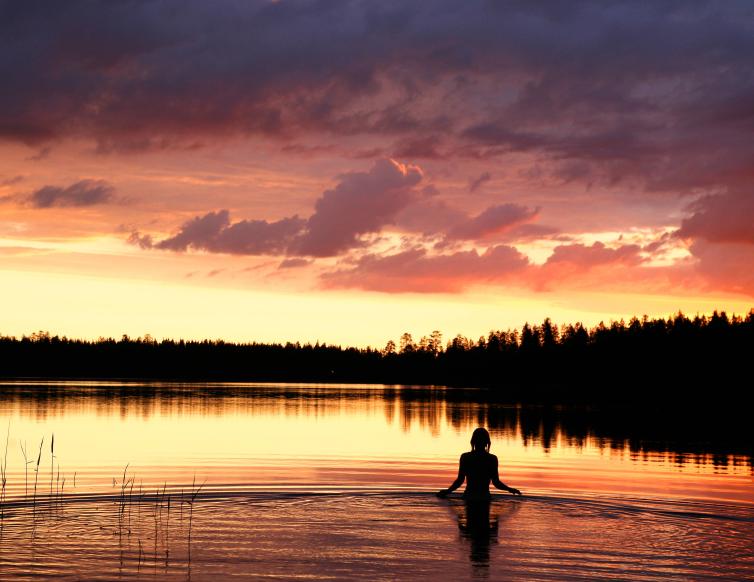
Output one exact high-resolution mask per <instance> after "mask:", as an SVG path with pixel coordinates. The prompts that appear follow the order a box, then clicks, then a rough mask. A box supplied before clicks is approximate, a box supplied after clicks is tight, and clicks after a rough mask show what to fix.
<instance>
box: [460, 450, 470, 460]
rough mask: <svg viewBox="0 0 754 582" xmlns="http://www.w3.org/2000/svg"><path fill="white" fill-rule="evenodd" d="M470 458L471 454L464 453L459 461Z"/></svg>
mask: <svg viewBox="0 0 754 582" xmlns="http://www.w3.org/2000/svg"><path fill="white" fill-rule="evenodd" d="M470 456H471V453H470V452H469V451H466V452H465V453H461V460H462V461H463V460H464V459H468V458H469V457H470Z"/></svg>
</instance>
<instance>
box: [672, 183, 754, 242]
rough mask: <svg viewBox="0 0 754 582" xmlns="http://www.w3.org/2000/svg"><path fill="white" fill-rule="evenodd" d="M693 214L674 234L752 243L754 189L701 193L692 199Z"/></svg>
mask: <svg viewBox="0 0 754 582" xmlns="http://www.w3.org/2000/svg"><path fill="white" fill-rule="evenodd" d="M690 210H691V211H692V215H691V216H689V217H688V218H685V219H684V220H683V221H682V222H681V227H680V228H679V229H678V231H677V232H676V235H677V236H679V237H682V238H688V239H704V240H706V241H709V242H720V243H747V244H754V191H752V190H744V191H736V192H726V193H724V194H716V195H712V196H704V197H703V198H701V199H699V200H697V201H696V202H694V203H693V204H692V205H691V207H690Z"/></svg>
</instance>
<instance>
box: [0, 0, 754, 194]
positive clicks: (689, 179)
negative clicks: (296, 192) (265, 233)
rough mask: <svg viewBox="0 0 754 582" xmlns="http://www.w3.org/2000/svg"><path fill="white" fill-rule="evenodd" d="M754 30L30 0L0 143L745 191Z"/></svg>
mask: <svg viewBox="0 0 754 582" xmlns="http://www.w3.org/2000/svg"><path fill="white" fill-rule="evenodd" d="M51 13H54V14H55V15H56V17H55V18H49V14H51ZM753 16H754V15H753V14H752V6H751V3H750V2H747V1H745V0H742V1H735V0H733V1H730V2H725V3H722V4H721V3H719V2H714V1H713V0H707V1H705V0H700V1H699V2H693V3H677V2H672V1H660V2H652V3H641V4H637V3H625V2H619V1H605V2H577V3H576V4H574V5H573V6H570V7H569V9H567V10H566V9H564V8H563V6H561V5H559V4H557V3H555V4H548V5H545V6H542V5H539V4H533V3H525V2H522V3H490V2H487V1H484V0H469V1H468V2H463V3H458V2H457V1H455V0H438V1H437V2H432V3H431V4H427V3H422V2H400V1H398V0H386V1H384V2H379V3H377V4H375V3H369V2H361V1H358V0H334V1H331V2H312V1H310V0H290V1H286V2H268V1H266V0H258V1H253V0H252V1H249V2H242V3H238V2H222V1H220V2H219V3H213V5H212V6H210V5H208V4H207V3H206V2H203V1H201V0H187V1H185V2H182V3H181V8H180V11H179V12H176V10H175V6H174V4H172V3H170V2H158V3H156V2H129V3H122V2H100V3H94V4H93V3H91V2H87V1H85V0H70V1H69V2H66V10H65V12H64V13H62V12H60V11H59V10H58V6H57V3H56V2H55V1H54V0H48V1H47V2H45V1H41V2H34V3H23V2H21V3H15V4H14V5H13V6H12V8H11V7H7V8H6V9H5V10H4V13H3V19H2V22H1V23H0V50H1V51H2V53H3V54H9V55H14V58H13V59H5V60H3V61H1V62H0V78H2V79H3V82H4V86H3V91H2V93H0V139H6V140H12V141H17V142H22V143H26V144H30V145H34V146H35V147H41V146H42V145H43V144H48V143H56V142H58V141H60V140H65V139H71V138H73V139H80V138H85V139H89V140H94V141H96V142H97V143H98V144H99V145H100V151H103V152H107V151H109V152H123V151H133V150H138V149H145V148H172V147H177V148H183V147H200V146H201V144H203V143H208V142H211V141H213V140H222V139H226V138H228V137H235V136H255V137H258V138H262V139H275V140H281V141H283V142H284V144H281V146H282V145H285V144H287V143H297V140H298V139H299V138H302V137H308V138H310V139H309V140H308V141H309V142H310V143H312V144H314V145H315V146H316V145H318V144H317V142H320V143H321V142H327V143H333V141H334V140H332V137H333V136H334V137H336V138H337V137H348V138H350V137H354V136H357V137H358V136H361V137H364V136H366V137H368V138H374V140H375V141H374V143H366V144H365V145H366V150H371V151H378V150H379V151H390V152H393V153H394V154H396V155H397V154H400V155H399V157H401V158H402V159H418V158H433V159H438V158H451V157H452V158H455V159H460V158H464V157H467V158H474V159H488V158H494V157H498V156H505V155H507V154H509V153H511V152H515V153H525V154H531V155H533V156H537V159H538V163H539V164H540V165H541V167H543V168H544V169H545V171H546V172H548V173H550V174H553V175H555V174H557V173H558V172H561V173H562V172H566V174H567V176H568V177H569V178H568V179H571V180H577V181H579V182H582V183H585V184H592V183H599V182H600V181H602V182H604V183H606V184H615V183H617V182H621V181H636V182H640V183H641V184H643V186H644V187H646V188H649V189H653V190H656V191H660V190H664V191H671V192H674V193H675V192H687V191H689V189H692V188H699V187H705V188H710V189H712V188H721V187H728V188H730V187H734V186H736V185H738V186H740V185H742V184H745V183H747V181H750V179H751V177H750V163H751V159H752V156H753V155H754V142H753V141H752V140H751V139H750V136H751V131H752V129H754V115H753V114H752V106H751V103H752V102H754V79H752V77H751V75H750V74H749V73H750V71H751V69H752V66H753V65H754V57H752V55H754V35H752V34H751V28H750V25H749V23H750V22H751V20H752V17H753ZM616 71H620V74H619V75H616ZM440 136H441V137H440ZM364 141H366V140H364ZM335 142H336V143H337V142H338V140H335ZM341 143H345V140H343V141H341ZM390 144H392V146H391V145H390ZM341 147H342V148H343V149H344V148H346V147H350V146H341ZM380 148H382V149H380ZM346 153H347V154H351V153H352V152H351V151H350V150H349V151H348V152H346Z"/></svg>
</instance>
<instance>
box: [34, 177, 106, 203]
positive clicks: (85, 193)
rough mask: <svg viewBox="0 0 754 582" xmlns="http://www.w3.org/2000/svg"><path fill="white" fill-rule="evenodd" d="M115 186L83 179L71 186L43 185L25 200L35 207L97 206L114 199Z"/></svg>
mask: <svg viewBox="0 0 754 582" xmlns="http://www.w3.org/2000/svg"><path fill="white" fill-rule="evenodd" d="M114 193H115V188H113V186H111V185H110V184H108V183H107V182H105V181H103V180H81V181H79V182H76V183H74V184H71V185H70V186H67V187H63V186H43V187H42V188H40V189H38V190H35V191H34V192H32V193H31V194H30V195H29V196H28V197H26V198H24V201H25V202H26V203H27V204H29V205H30V206H33V207H34V208H52V207H68V206H95V205H97V204H106V203H108V202H111V201H112V200H113V195H114Z"/></svg>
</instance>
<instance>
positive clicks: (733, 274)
mask: <svg viewBox="0 0 754 582" xmlns="http://www.w3.org/2000/svg"><path fill="white" fill-rule="evenodd" d="M689 250H690V252H691V254H692V255H693V256H694V258H695V259H696V265H695V269H696V271H697V272H698V273H699V274H700V275H701V276H702V277H704V281H705V283H706V286H707V290H725V291H728V292H733V293H744V294H746V295H748V296H750V297H754V269H751V268H749V266H750V265H754V246H752V245H751V244H750V243H712V242H708V241H706V240H698V241H696V242H694V243H693V244H692V245H691V247H690V249H689Z"/></svg>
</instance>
